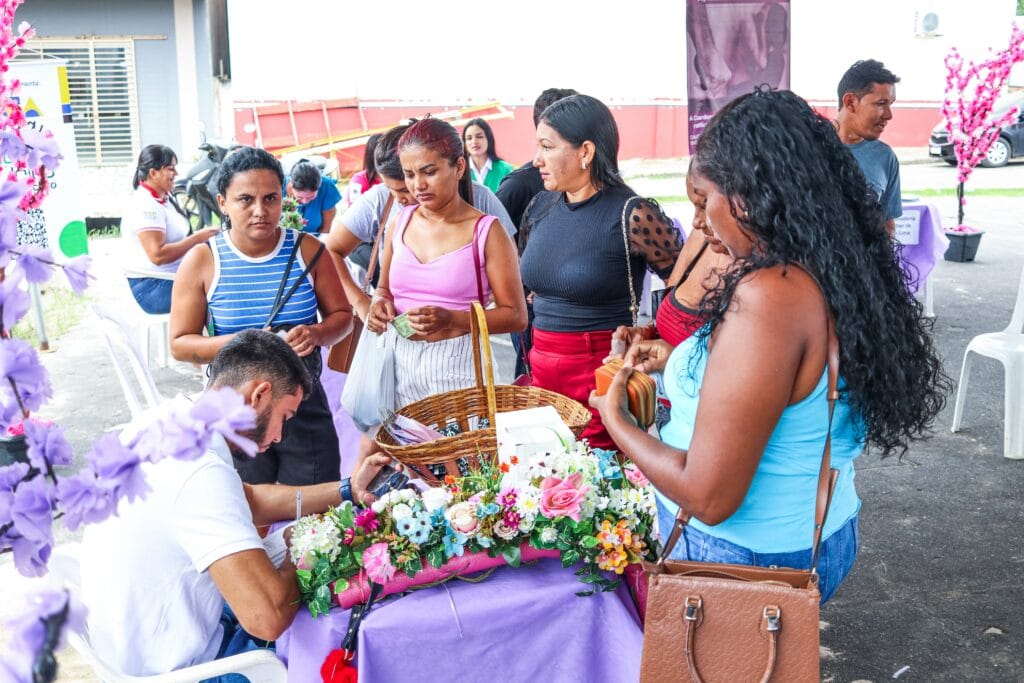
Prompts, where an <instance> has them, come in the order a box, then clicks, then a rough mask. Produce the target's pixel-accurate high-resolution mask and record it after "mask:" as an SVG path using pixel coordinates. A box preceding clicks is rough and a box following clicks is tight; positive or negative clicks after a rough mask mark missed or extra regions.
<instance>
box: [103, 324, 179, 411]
mask: <svg viewBox="0 0 1024 683" xmlns="http://www.w3.org/2000/svg"><path fill="white" fill-rule="evenodd" d="M92 309H93V311H94V312H95V313H96V315H97V317H98V318H99V319H100V323H101V327H102V329H103V337H104V339H105V340H106V342H107V350H109V351H110V359H111V362H112V363H113V364H114V372H115V374H116V375H117V380H118V382H119V383H120V384H121V390H122V391H123V392H124V397H125V400H126V401H127V402H128V409H129V410H130V411H131V414H132V417H136V416H138V415H140V414H141V413H142V412H143V411H144V410H145V409H146V408H154V407H156V406H157V405H159V404H160V403H161V402H162V401H163V397H162V396H161V395H160V390H159V389H157V386H156V382H154V381H153V376H152V375H151V374H150V373H149V367H148V366H147V364H146V361H145V359H144V358H143V356H142V352H141V351H139V348H138V347H137V346H136V345H135V342H134V341H133V340H132V335H131V333H130V328H129V326H128V323H127V322H125V320H124V319H123V318H122V317H121V316H120V315H118V314H117V313H115V312H114V311H112V310H110V309H107V308H105V307H103V306H101V305H99V304H94V305H93V307H92ZM118 349H120V350H121V351H122V352H123V353H121V354H119V353H118ZM122 357H123V358H125V359H126V360H127V361H128V365H129V366H130V367H131V369H132V374H133V375H134V376H135V381H136V383H137V384H138V386H139V388H140V389H141V392H142V400H140V398H139V396H138V394H137V393H136V391H135V388H134V386H133V385H132V383H131V381H130V380H129V379H128V373H127V372H126V371H125V368H124V367H123V365H122V363H121V358H122ZM143 400H144V401H145V404H143Z"/></svg>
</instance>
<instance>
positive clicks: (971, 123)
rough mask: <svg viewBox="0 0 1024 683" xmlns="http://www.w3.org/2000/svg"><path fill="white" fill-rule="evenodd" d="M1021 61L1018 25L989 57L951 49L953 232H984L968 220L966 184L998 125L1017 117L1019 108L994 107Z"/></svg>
mask: <svg viewBox="0 0 1024 683" xmlns="http://www.w3.org/2000/svg"><path fill="white" fill-rule="evenodd" d="M1020 62H1024V30H1021V28H1020V27H1019V26H1016V25H1015V26H1014V27H1013V32H1012V33H1011V35H1010V44H1009V45H1008V46H1007V47H1006V49H1005V50H1000V51H999V52H996V53H994V54H992V55H991V56H990V57H989V58H988V59H986V60H985V61H982V62H979V63H974V62H973V61H970V60H968V61H967V62H964V58H963V57H962V56H961V55H960V53H959V52H958V51H957V49H956V48H953V49H952V50H950V52H949V54H948V55H946V59H945V64H946V93H945V97H944V98H943V101H942V116H943V118H944V119H945V122H946V130H948V131H949V136H950V139H951V140H952V141H953V151H954V152H955V153H956V168H957V200H958V201H959V206H958V209H957V211H958V215H957V227H956V228H953V229H952V230H947V231H946V232H948V233H954V234H964V233H966V234H976V233H978V232H981V231H980V230H976V229H974V228H971V227H970V226H966V225H964V224H963V223H964V206H966V204H967V198H966V197H965V196H964V185H965V184H966V183H967V179H968V178H970V177H971V173H972V172H973V171H974V168H975V167H976V166H977V165H978V164H979V163H981V162H982V160H983V159H984V158H985V155H986V154H988V151H989V148H991V147H992V144H993V143H994V142H995V141H996V139H997V138H998V137H999V131H1000V130H1002V128H1003V126H1005V125H1007V124H1009V123H1011V122H1012V121H1014V120H1015V119H1016V116H1017V110H1016V108H1011V109H1009V110H1008V111H1006V112H1003V113H1002V115H1001V116H999V117H998V118H995V117H993V116H992V109H993V108H994V107H995V104H996V100H997V99H998V98H999V95H1000V93H1002V92H1003V90H1004V89H1005V87H1006V83H1007V81H1008V80H1009V78H1010V70H1011V69H1012V68H1013V66H1014V65H1015V64H1019V63H1020Z"/></svg>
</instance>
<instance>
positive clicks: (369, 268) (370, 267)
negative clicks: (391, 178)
mask: <svg viewBox="0 0 1024 683" xmlns="http://www.w3.org/2000/svg"><path fill="white" fill-rule="evenodd" d="M394 203H395V195H393V194H391V192H388V200H387V201H386V202H384V210H383V211H381V212H380V221H379V225H378V226H377V236H376V237H374V238H373V246H372V247H370V262H369V263H368V264H366V277H365V278H363V292H366V293H369V291H370V283H371V282H372V281H373V271H375V270H376V269H377V253H378V251H377V247H379V246H380V238H381V237H382V236H383V235H384V225H385V221H387V218H388V216H389V215H390V214H391V206H392V204H394Z"/></svg>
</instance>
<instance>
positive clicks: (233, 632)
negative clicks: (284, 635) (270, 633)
mask: <svg viewBox="0 0 1024 683" xmlns="http://www.w3.org/2000/svg"><path fill="white" fill-rule="evenodd" d="M220 624H221V626H223V627H224V639H223V640H222V641H221V644H220V651H219V652H218V653H217V659H224V658H225V657H230V656H231V655H238V654H241V653H243V652H250V651H252V650H273V649H274V643H273V642H272V641H271V642H268V641H266V640H257V639H256V638H254V637H253V636H251V635H249V634H248V633H246V631H245V629H243V628H242V626H241V624H239V623H238V618H237V617H236V616H235V613H234V612H232V611H231V607H229V606H228V604H227V603H224V612H223V613H222V614H221V616H220ZM248 681H249V679H248V678H246V677H245V676H243V675H242V674H223V675H221V676H217V677H215V678H207V679H206V680H203V681H200V683H248Z"/></svg>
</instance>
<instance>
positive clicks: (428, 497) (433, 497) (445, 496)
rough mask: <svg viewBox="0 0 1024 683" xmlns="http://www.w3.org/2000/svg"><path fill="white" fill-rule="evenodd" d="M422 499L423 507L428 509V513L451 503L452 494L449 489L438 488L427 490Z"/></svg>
mask: <svg viewBox="0 0 1024 683" xmlns="http://www.w3.org/2000/svg"><path fill="white" fill-rule="evenodd" d="M421 497H422V498H423V507H424V508H426V510H427V512H433V511H434V510H436V509H438V508H443V507H444V506H445V505H447V504H448V503H449V502H451V499H452V494H451V492H450V491H448V489H446V488H444V487H440V486H438V487H435V488H429V489H427V490H426V491H424V492H423V493H422V495H421Z"/></svg>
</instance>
